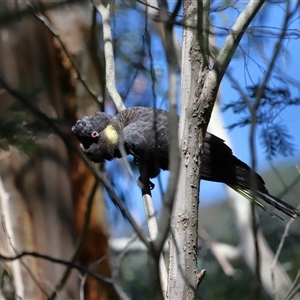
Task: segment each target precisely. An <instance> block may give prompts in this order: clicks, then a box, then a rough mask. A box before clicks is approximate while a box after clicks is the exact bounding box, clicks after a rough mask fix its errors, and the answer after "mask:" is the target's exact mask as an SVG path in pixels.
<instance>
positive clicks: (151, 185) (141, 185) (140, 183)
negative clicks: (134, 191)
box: [138, 177, 155, 190]
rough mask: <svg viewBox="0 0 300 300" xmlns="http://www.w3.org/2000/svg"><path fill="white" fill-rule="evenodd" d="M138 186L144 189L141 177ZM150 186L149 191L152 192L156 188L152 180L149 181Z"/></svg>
mask: <svg viewBox="0 0 300 300" xmlns="http://www.w3.org/2000/svg"><path fill="white" fill-rule="evenodd" d="M138 185H139V186H140V187H141V188H144V182H143V181H142V179H141V177H139V179H138ZM148 185H149V189H150V190H153V189H154V187H155V184H154V183H153V182H152V181H150V180H148Z"/></svg>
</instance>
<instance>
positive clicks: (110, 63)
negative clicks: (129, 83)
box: [92, 0, 126, 111]
mask: <svg viewBox="0 0 300 300" xmlns="http://www.w3.org/2000/svg"><path fill="white" fill-rule="evenodd" d="M92 3H93V5H94V7H95V8H96V10H97V11H98V13H99V14H100V16H101V17H102V23H103V39H104V56H105V63H106V65H105V67H106V69H105V74H106V86H107V90H108V92H109V95H110V96H111V98H112V100H113V102H114V103H115V105H116V107H117V110H118V111H121V110H123V109H125V108H126V107H125V105H124V102H123V100H122V98H121V96H120V95H119V93H118V91H117V89H116V83H115V62H114V52H113V46H112V36H111V27H110V13H109V4H108V5H107V6H106V7H105V6H104V5H103V4H102V3H101V2H100V3H98V4H97V5H96V4H95V1H93V0H92Z"/></svg>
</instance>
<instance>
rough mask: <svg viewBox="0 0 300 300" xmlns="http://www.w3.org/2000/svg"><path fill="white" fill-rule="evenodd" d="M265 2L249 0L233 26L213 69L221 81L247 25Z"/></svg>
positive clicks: (262, 0)
mask: <svg viewBox="0 0 300 300" xmlns="http://www.w3.org/2000/svg"><path fill="white" fill-rule="evenodd" d="M264 2H265V1H264V0H251V1H249V3H248V5H247V6H246V8H245V9H244V10H243V11H242V13H241V14H240V15H239V17H238V18H237V19H236V21H235V23H234V25H233V26H232V29H231V31H230V33H229V34H228V36H227V38H226V40H225V42H224V45H223V46H222V48H221V50H220V52H219V54H218V56H217V58H216V60H215V63H214V66H213V69H214V70H215V71H216V72H217V74H218V80H219V81H220V82H221V79H222V77H223V76H224V74H225V72H226V69H227V67H228V65H229V63H230V61H231V59H232V57H233V55H234V53H235V50H236V48H237V46H238V45H239V43H240V41H241V39H242V37H243V35H244V33H245V31H246V29H247V27H248V26H249V24H250V23H251V21H252V20H253V18H254V17H255V16H256V14H257V12H258V11H259V9H260V8H261V7H262V5H263V4H264Z"/></svg>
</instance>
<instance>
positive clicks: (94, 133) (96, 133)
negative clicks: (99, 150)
mask: <svg viewBox="0 0 300 300" xmlns="http://www.w3.org/2000/svg"><path fill="white" fill-rule="evenodd" d="M91 136H92V138H94V139H95V138H97V137H98V136H99V133H98V132H97V131H93V132H92V134H91Z"/></svg>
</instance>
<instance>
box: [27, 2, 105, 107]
mask: <svg viewBox="0 0 300 300" xmlns="http://www.w3.org/2000/svg"><path fill="white" fill-rule="evenodd" d="M25 2H26V5H27V6H28V7H29V8H30V9H31V12H32V13H33V14H34V15H35V16H36V18H37V19H38V20H39V21H40V22H41V23H42V24H44V26H45V27H46V28H47V29H48V30H49V31H50V32H51V34H52V35H53V36H55V38H56V39H57V40H58V42H59V44H60V46H61V48H62V50H63V51H64V53H65V54H66V56H67V57H68V59H69V61H70V63H71V65H72V66H73V68H74V69H75V71H76V75H75V77H76V79H78V80H79V81H80V82H81V83H82V85H83V86H84V88H85V89H86V91H87V92H88V93H89V94H90V96H91V97H92V98H93V99H94V100H95V101H96V102H97V103H102V102H103V99H102V97H100V96H97V95H96V93H95V92H94V91H92V89H91V87H90V86H89V85H88V83H87V82H86V79H85V78H84V76H82V75H81V72H80V70H79V68H78V67H77V65H76V63H75V62H74V60H73V58H72V56H71V55H70V53H69V51H68V49H67V47H66V46H65V44H64V42H63V41H62V39H61V38H60V36H59V34H58V32H57V30H56V29H55V28H54V26H53V25H52V24H51V22H50V20H49V19H48V18H47V17H46V15H44V14H42V12H41V11H38V10H37V8H36V7H34V6H33V5H32V4H31V3H30V2H29V1H25Z"/></svg>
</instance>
